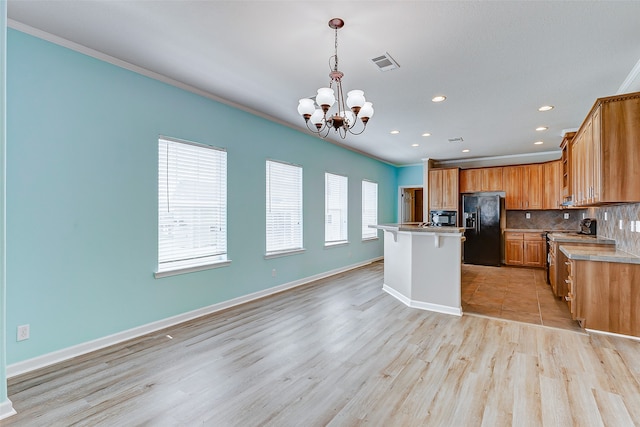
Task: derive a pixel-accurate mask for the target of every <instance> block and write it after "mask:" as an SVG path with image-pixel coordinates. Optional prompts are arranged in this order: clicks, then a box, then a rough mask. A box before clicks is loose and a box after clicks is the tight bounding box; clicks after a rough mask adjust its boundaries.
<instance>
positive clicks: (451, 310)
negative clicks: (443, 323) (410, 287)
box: [382, 285, 462, 316]
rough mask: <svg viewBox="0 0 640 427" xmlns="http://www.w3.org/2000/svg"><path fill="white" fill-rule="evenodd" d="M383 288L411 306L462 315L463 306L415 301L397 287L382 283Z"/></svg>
mask: <svg viewBox="0 0 640 427" xmlns="http://www.w3.org/2000/svg"><path fill="white" fill-rule="evenodd" d="M382 290H383V291H385V292H386V293H388V294H389V295H391V296H392V297H394V298H395V299H397V300H399V301H400V302H402V303H403V304H404V305H406V306H408V307H411V308H418V309H420V310H427V311H435V312H436V313H443V314H451V315H454V316H462V308H461V307H449V306H448V305H440V304H432V303H429V302H423V301H414V300H412V299H410V298H407V297H406V296H404V295H402V294H401V293H400V292H398V291H396V290H395V289H393V288H391V287H389V286H387V285H382Z"/></svg>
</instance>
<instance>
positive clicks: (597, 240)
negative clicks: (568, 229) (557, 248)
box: [549, 232, 616, 245]
mask: <svg viewBox="0 0 640 427" xmlns="http://www.w3.org/2000/svg"><path fill="white" fill-rule="evenodd" d="M549 240H551V241H552V242H558V243H567V244H569V243H582V242H585V243H594V244H600V245H601V244H609V245H614V244H615V243H616V241H615V240H613V239H607V238H605V237H597V236H589V235H586V234H578V233H575V232H574V233H558V232H556V233H549Z"/></svg>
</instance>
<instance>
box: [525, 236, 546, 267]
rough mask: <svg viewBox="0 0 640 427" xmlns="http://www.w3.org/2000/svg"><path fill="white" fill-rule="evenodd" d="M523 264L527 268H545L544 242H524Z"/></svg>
mask: <svg viewBox="0 0 640 427" xmlns="http://www.w3.org/2000/svg"><path fill="white" fill-rule="evenodd" d="M523 252H524V254H523V261H522V264H523V265H526V266H527V267H544V241H542V240H527V239H525V240H524V246H523Z"/></svg>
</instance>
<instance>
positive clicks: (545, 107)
mask: <svg viewBox="0 0 640 427" xmlns="http://www.w3.org/2000/svg"><path fill="white" fill-rule="evenodd" d="M549 110H553V105H543V106H542V107H540V108H538V111H549Z"/></svg>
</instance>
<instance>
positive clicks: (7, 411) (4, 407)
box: [0, 399, 17, 420]
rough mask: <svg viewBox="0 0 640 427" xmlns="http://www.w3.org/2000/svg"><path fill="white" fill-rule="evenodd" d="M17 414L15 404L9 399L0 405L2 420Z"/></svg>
mask: <svg viewBox="0 0 640 427" xmlns="http://www.w3.org/2000/svg"><path fill="white" fill-rule="evenodd" d="M15 414H17V412H16V410H15V409H13V404H12V403H11V401H10V400H9V399H6V400H5V401H4V402H2V403H0V420H4V419H5V418H9V417H10V416H12V415H15Z"/></svg>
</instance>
